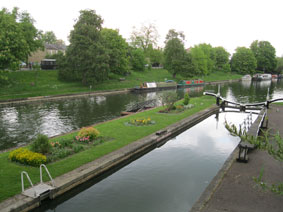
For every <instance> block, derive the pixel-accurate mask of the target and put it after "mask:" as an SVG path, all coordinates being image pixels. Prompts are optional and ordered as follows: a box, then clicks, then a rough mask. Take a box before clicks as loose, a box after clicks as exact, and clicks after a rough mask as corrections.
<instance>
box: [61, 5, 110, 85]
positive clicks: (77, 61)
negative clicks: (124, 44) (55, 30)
mask: <svg viewBox="0 0 283 212" xmlns="http://www.w3.org/2000/svg"><path fill="white" fill-rule="evenodd" d="M102 23H103V20H102V18H101V17H100V16H99V15H97V14H96V12H95V11H94V10H81V11H80V16H79V19H78V21H77V22H76V24H75V25H74V29H73V30H72V31H71V34H70V45H69V46H68V48H67V50H66V57H65V59H64V60H62V61H61V64H60V65H59V67H60V69H62V70H60V71H61V73H59V78H60V79H67V80H81V81H82V84H83V85H87V84H89V83H94V82H99V81H103V80H106V79H107V78H108V73H109V65H108V64H109V56H108V55H107V50H106V48H105V47H104V46H103V39H102V36H101V30H102V27H101V25H102Z"/></svg>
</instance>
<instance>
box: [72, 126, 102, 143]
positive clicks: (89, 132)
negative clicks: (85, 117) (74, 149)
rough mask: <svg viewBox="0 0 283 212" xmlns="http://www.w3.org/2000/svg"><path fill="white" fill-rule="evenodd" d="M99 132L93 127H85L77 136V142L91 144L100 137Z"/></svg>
mask: <svg viewBox="0 0 283 212" xmlns="http://www.w3.org/2000/svg"><path fill="white" fill-rule="evenodd" d="M99 134H100V133H99V131H98V130H97V129H95V128H93V127H84V128H82V129H81V130H80V132H79V133H78V135H77V136H76V140H77V141H82V142H86V143H88V142H90V141H92V140H94V139H96V138H97V137H98V136H99Z"/></svg>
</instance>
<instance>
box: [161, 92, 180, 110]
mask: <svg viewBox="0 0 283 212" xmlns="http://www.w3.org/2000/svg"><path fill="white" fill-rule="evenodd" d="M160 98H161V102H162V105H163V106H166V110H167V111H170V110H172V109H176V107H175V102H176V101H177V100H178V97H177V94H176V93H174V92H166V93H163V94H162V95H161V97H160Z"/></svg>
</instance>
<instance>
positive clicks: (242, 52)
mask: <svg viewBox="0 0 283 212" xmlns="http://www.w3.org/2000/svg"><path fill="white" fill-rule="evenodd" d="M255 69H256V58H255V56H254V54H253V52H252V50H250V49H248V48H245V47H238V48H237V49H236V52H235V53H234V54H233V56H232V59H231V70H232V71H234V72H237V73H239V74H254V73H255Z"/></svg>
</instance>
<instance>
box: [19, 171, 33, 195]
mask: <svg viewBox="0 0 283 212" xmlns="http://www.w3.org/2000/svg"><path fill="white" fill-rule="evenodd" d="M24 174H25V175H26V177H27V179H28V181H29V183H30V185H31V187H32V189H33V192H34V193H33V195H34V196H35V197H36V191H35V190H34V187H33V184H32V182H31V179H30V178H29V175H28V173H27V172H25V171H22V172H21V181H22V192H24V191H25V185H24Z"/></svg>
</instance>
